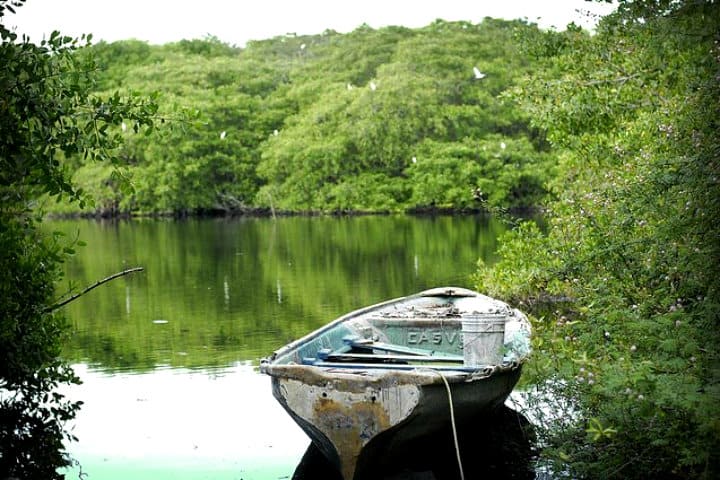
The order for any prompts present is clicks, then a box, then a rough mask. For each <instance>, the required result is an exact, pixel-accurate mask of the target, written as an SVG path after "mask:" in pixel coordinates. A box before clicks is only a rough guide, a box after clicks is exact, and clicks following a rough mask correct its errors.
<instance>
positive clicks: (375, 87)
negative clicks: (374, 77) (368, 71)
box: [370, 82, 377, 92]
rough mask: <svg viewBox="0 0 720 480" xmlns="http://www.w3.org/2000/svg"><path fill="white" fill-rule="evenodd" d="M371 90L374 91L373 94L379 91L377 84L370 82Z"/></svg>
mask: <svg viewBox="0 0 720 480" xmlns="http://www.w3.org/2000/svg"><path fill="white" fill-rule="evenodd" d="M370 90H372V91H373V92H374V91H375V90H377V85H375V82H370Z"/></svg>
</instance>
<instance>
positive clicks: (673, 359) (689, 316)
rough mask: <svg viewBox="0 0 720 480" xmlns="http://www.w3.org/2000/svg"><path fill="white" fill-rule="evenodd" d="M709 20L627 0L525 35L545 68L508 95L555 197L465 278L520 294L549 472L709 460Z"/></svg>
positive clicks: (717, 259) (719, 262)
mask: <svg viewBox="0 0 720 480" xmlns="http://www.w3.org/2000/svg"><path fill="white" fill-rule="evenodd" d="M718 32H720V5H719V4H718V3H717V2H711V1H678V2H674V1H663V0H658V1H634V2H621V3H620V7H619V10H618V12H617V13H615V14H613V15H611V16H609V17H607V18H605V19H603V21H602V23H601V26H600V28H599V30H598V33H597V35H595V36H593V37H588V36H586V35H583V34H582V33H580V32H575V31H572V30H570V31H568V32H564V33H552V32H550V33H546V34H543V35H540V36H539V37H537V38H534V39H532V42H531V44H529V45H528V47H529V48H530V49H531V50H532V51H533V52H535V54H536V55H538V57H540V58H542V59H543V61H544V67H543V68H542V69H541V70H539V71H537V72H534V73H533V75H532V76H531V77H528V79H527V80H526V81H525V82H523V83H521V84H520V85H519V86H517V87H516V88H515V89H514V90H513V91H512V93H511V94H510V96H512V97H513V98H514V99H515V100H516V101H517V102H518V103H519V105H520V106H521V107H522V108H523V109H524V110H525V111H526V112H527V113H528V114H529V115H530V116H531V117H532V118H533V124H534V125H535V126H537V127H538V128H541V129H543V130H544V131H546V132H547V136H548V139H549V141H550V142H551V143H552V145H553V147H554V148H555V149H556V151H557V152H558V154H559V158H560V162H559V175H558V177H557V179H555V180H554V181H553V182H552V183H551V189H552V191H553V192H554V193H555V197H556V200H554V201H552V202H550V204H549V205H548V207H549V217H548V222H549V225H548V228H547V231H546V232H542V231H541V230H540V229H539V228H537V227H535V226H534V225H532V224H524V225H523V226H521V227H520V228H518V229H517V230H516V231H514V232H512V233H511V234H509V235H508V236H506V237H505V239H504V243H503V247H502V248H501V253H502V256H503V260H502V261H501V262H500V263H499V264H498V265H497V266H495V267H494V268H491V269H489V268H485V267H481V268H480V271H479V274H478V283H479V284H480V287H481V288H483V289H484V290H487V291H490V292H491V293H494V294H497V295H502V296H504V297H506V298H512V299H514V300H515V301H518V302H524V303H525V304H526V305H535V308H536V310H535V311H536V314H537V315H538V316H539V318H538V320H537V322H536V326H537V333H538V335H537V343H536V348H537V349H538V350H539V351H541V352H542V353H541V354H540V355H538V357H540V358H544V357H545V356H546V355H548V356H549V360H548V361H547V363H545V364H536V365H535V367H536V368H535V369H531V370H533V371H534V373H535V374H537V381H538V382H540V383H539V384H538V387H537V389H536V390H535V393H537V392H539V391H545V392H546V393H547V394H549V395H551V397H550V398H551V399H552V400H551V401H550V402H549V404H546V405H544V406H541V407H539V408H538V409H536V410H535V412H534V413H535V414H538V415H541V416H543V420H544V422H547V424H546V426H547V427H549V430H546V431H544V432H542V433H543V440H544V442H545V446H546V447H547V449H546V450H545V454H546V458H547V459H548V460H549V461H551V462H554V463H553V465H554V467H553V470H554V471H555V472H556V473H559V474H562V472H565V473H567V474H568V476H572V477H589V478H707V479H710V478H717V477H718V475H719V474H720V456H719V453H718V452H720V421H719V420H718V411H720V384H719V383H718V382H720V368H719V365H720V363H719V362H720V358H719V356H718V353H719V352H718V336H719V335H718V334H719V332H720V330H719V327H720V290H719V289H718V277H719V275H720V241H718V230H717V226H716V223H717V218H718V217H719V216H720V139H719V137H718V133H719V127H720V125H719V124H718V121H720V82H719V81H718V79H719V78H720V68H719V67H720V63H719V61H720V48H719V44H718V41H719V37H718ZM541 305H542V308H541ZM560 398H565V399H570V402H569V403H565V402H563V401H558V399H560ZM532 399H533V397H532V396H530V402H531V403H532ZM535 401H537V397H535ZM565 407H568V408H565ZM558 465H560V466H558Z"/></svg>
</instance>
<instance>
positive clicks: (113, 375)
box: [50, 216, 524, 480]
mask: <svg viewBox="0 0 720 480" xmlns="http://www.w3.org/2000/svg"><path fill="white" fill-rule="evenodd" d="M50 228H52V229H54V230H60V231H63V232H66V233H67V234H68V236H69V237H70V238H73V237H74V236H75V235H76V234H77V233H78V232H79V235H80V238H81V239H82V240H83V241H85V242H86V243H87V246H86V247H82V248H79V249H78V253H77V255H76V256H75V257H74V258H73V259H71V261H69V262H68V263H67V265H66V277H67V278H66V280H65V282H64V283H62V284H61V285H60V287H59V291H64V289H68V288H70V289H72V288H74V289H76V290H77V289H78V288H82V287H84V286H85V285H88V284H91V283H93V282H95V281H97V280H99V279H102V278H104V277H106V276H108V275H110V274H112V273H115V272H118V271H121V270H124V269H127V268H130V267H135V266H142V267H144V269H145V270H144V271H143V272H141V273H135V274H132V275H128V276H125V277H122V278H120V279H118V280H115V281H113V282H111V283H109V284H106V285H103V286H101V287H99V288H97V289H96V290H93V291H92V292H91V293H89V294H87V295H85V296H84V297H82V298H81V299H80V300H78V301H75V302H73V303H72V304H70V305H68V306H67V307H66V309H65V313H66V314H67V317H68V320H69V322H70V324H71V326H72V332H73V333H72V336H71V337H70V338H69V339H68V341H67V344H66V348H65V355H66V357H67V358H69V359H70V361H71V362H72V363H73V364H74V365H76V369H77V373H78V374H79V375H80V377H81V378H82V379H83V380H84V384H83V385H81V386H78V387H74V388H72V389H71V390H70V392H69V394H70V395H71V396H72V397H74V398H78V399H81V400H83V401H85V406H84V408H83V409H82V411H81V412H80V414H79V416H78V418H77V420H76V423H75V425H74V429H75V432H74V433H75V434H76V435H77V436H78V437H79V439H80V440H79V442H78V443H75V444H73V445H71V448H70V450H71V453H72V454H73V455H74V457H75V458H76V459H77V460H78V461H79V462H80V465H81V467H77V468H75V469H74V470H73V471H71V472H69V474H68V478H75V476H76V475H78V474H80V473H82V474H86V475H87V476H85V477H84V478H86V479H89V480H107V479H120V478H133V479H144V478H147V479H150V478H152V479H162V478H173V479H175V480H178V479H205V478H207V479H243V480H253V479H278V478H292V477H293V474H294V472H297V475H296V477H297V478H325V477H317V476H315V477H312V475H317V473H315V474H312V475H311V474H309V473H307V472H312V471H313V470H311V468H322V464H317V462H316V463H314V464H313V463H312V460H313V456H312V452H311V451H310V452H307V454H306V449H307V448H308V445H309V441H308V439H307V437H306V436H305V435H304V434H303V433H302V431H300V430H299V428H298V427H297V426H295V424H294V423H293V422H292V420H291V419H290V418H289V417H288V416H287V415H286V414H285V412H284V411H283V410H282V409H281V408H280V407H279V405H277V403H276V402H275V401H274V399H273V398H272V396H271V393H270V386H269V379H268V378H267V377H265V376H263V375H260V374H259V373H258V372H257V368H256V367H257V364H258V362H259V360H260V358H262V357H263V356H266V355H268V354H269V353H271V352H272V351H273V350H274V349H277V348H278V347H280V346H282V345H283V344H285V343H287V342H288V341H290V340H292V339H294V338H297V337H299V336H301V335H303V334H304V333H306V332H308V331H311V330H313V329H315V328H317V327H319V326H320V325H323V324H324V323H326V322H327V321H329V320H331V319H333V318H335V317H336V316H338V315H340V314H342V313H345V312H347V311H350V310H353V309H356V308H359V307H362V306H365V305H369V304H372V303H376V302H379V301H382V300H385V299H388V298H392V297H397V296H402V295H407V294H410V293H414V292H417V291H420V290H423V289H425V288H430V287H435V286H441V285H456V286H464V287H471V288H472V281H471V279H470V275H471V274H472V273H473V272H474V270H475V265H476V262H477V260H478V258H483V259H484V260H485V261H487V262H492V260H493V253H494V251H495V248H496V239H497V236H498V235H499V234H500V233H502V231H503V230H504V227H503V225H502V224H501V223H499V222H497V221H494V220H492V219H488V218H485V217H471V216H467V217H405V216H397V217H395V216H382V217H349V218H325V217H321V218H306V217H291V218H280V219H277V220H273V219H267V218H261V219H259V218H254V219H245V218H243V219H233V220H225V219H205V220H184V221H173V220H136V221H119V222H100V223H98V222H94V221H62V222H60V221H59V222H52V223H50ZM513 418H514V419H515V420H511V421H514V422H517V417H513ZM501 430H504V429H503V428H501ZM470 438H472V437H470ZM450 440H451V438H450ZM438 442H439V443H438V448H437V449H436V450H435V451H436V452H442V451H444V450H443V449H444V448H445V447H446V446H447V445H448V443H447V439H445V440H443V439H439V440H438ZM451 443H452V442H451ZM451 443H450V444H451ZM475 444H476V443H475V440H468V441H466V442H465V445H466V449H469V450H468V451H472V448H473V445H475ZM477 445H478V448H484V449H485V450H487V445H485V446H484V447H483V444H482V443H481V442H480V443H477ZM421 447H422V448H425V446H419V447H418V448H421ZM450 453H451V454H452V455H451V458H454V449H453V450H452V451H451V452H450ZM466 456H468V458H470V457H473V458H474V457H477V455H473V454H472V453H470V454H466ZM495 457H498V455H495ZM438 458H439V457H438ZM301 460H302V462H301ZM316 460H317V459H316ZM400 460H401V459H399V463H400ZM500 463H502V462H500ZM313 465H314V467H313ZM318 465H319V466H318ZM423 468H424V467H423ZM493 468H500V467H493ZM503 468H504V467H503ZM303 469H305V470H303ZM521 470H522V469H521ZM303 472H305V473H303ZM327 478H331V477H327ZM420 478H428V477H420ZM498 478H501V477H498ZM508 478H524V477H508Z"/></svg>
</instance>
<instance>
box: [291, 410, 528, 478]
mask: <svg viewBox="0 0 720 480" xmlns="http://www.w3.org/2000/svg"><path fill="white" fill-rule="evenodd" d="M457 433H458V443H459V445H460V456H461V459H462V465H463V472H464V474H465V478H466V479H468V480H469V479H480V478H482V479H515V480H530V479H535V478H536V474H535V471H534V469H533V465H532V463H533V462H532V461H533V459H534V458H535V454H536V451H535V449H534V447H533V445H534V442H533V430H532V425H531V424H530V422H529V421H528V420H527V419H526V418H525V417H524V416H523V415H522V414H520V413H518V412H516V411H515V410H512V409H510V408H508V407H505V406H503V407H501V408H499V409H497V410H496V411H494V412H493V414H492V416H484V417H479V418H477V419H475V420H473V421H471V422H466V423H464V424H463V425H458V429H457ZM292 478H293V480H311V479H320V478H322V479H325V480H343V479H342V477H341V475H340V473H339V472H338V471H337V470H336V469H335V467H334V466H333V465H332V464H330V463H329V462H328V460H327V459H326V458H325V457H324V456H323V454H322V453H321V452H320V451H319V450H318V449H317V448H315V446H314V445H313V444H311V445H310V446H309V447H308V449H307V451H306V452H305V455H304V456H303V458H302V460H301V461H300V464H299V465H298V466H297V468H296V470H295V473H294V475H293V477H292ZM456 479H460V473H459V468H458V460H457V453H456V451H455V446H454V441H453V436H452V431H451V430H450V428H448V429H447V430H443V431H440V432H437V433H436V434H433V435H432V436H428V437H424V438H422V439H419V440H416V441H414V442H412V443H411V444H408V445H407V446H406V447H405V448H404V449H403V450H402V451H400V452H393V454H392V455H391V456H390V455H387V456H384V457H381V458H378V459H377V461H376V468H375V469H374V470H373V471H372V472H367V474H366V475H364V477H363V479H361V480H456ZM356 480H360V479H356Z"/></svg>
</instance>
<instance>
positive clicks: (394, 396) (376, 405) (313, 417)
mask: <svg viewBox="0 0 720 480" xmlns="http://www.w3.org/2000/svg"><path fill="white" fill-rule="evenodd" d="M286 369H287V370H286V371H285V372H279V371H275V372H274V375H273V380H272V385H273V395H274V396H275V398H276V399H277V400H278V402H279V403H280V404H281V405H282V406H283V407H284V408H285V410H286V411H287V412H288V413H289V414H290V416H291V417H292V418H293V419H294V420H295V422H296V423H297V424H298V425H299V426H300V427H301V428H302V429H303V430H304V431H305V433H306V434H307V435H308V436H309V437H310V438H311V439H312V441H313V443H314V444H315V445H316V446H317V447H318V449H319V450H320V451H321V452H322V453H323V454H324V455H325V456H326V457H327V458H328V459H329V460H330V461H331V463H332V464H334V465H335V466H336V467H337V468H338V470H339V471H340V472H341V473H342V475H343V478H344V479H345V480H352V479H354V478H364V477H366V476H367V474H368V472H369V471H372V470H374V469H376V468H378V466H379V465H381V464H382V461H383V459H385V458H391V457H392V452H396V451H397V452H399V451H401V450H402V449H403V446H404V445H406V444H408V443H410V442H412V441H413V440H416V439H418V438H421V437H424V436H427V435H432V434H433V433H434V432H437V431H440V430H443V429H446V428H447V427H448V426H450V423H451V415H450V408H451V407H450V405H451V401H452V409H453V413H454V421H455V422H456V423H458V424H462V423H464V422H466V421H468V420H470V419H472V418H475V417H478V416H480V415H483V414H488V413H489V412H490V411H491V410H492V409H494V408H496V407H498V406H499V405H502V404H503V403H504V401H505V399H506V398H507V397H508V395H509V394H510V392H511V391H512V390H513V388H514V386H515V384H516V383H517V381H518V379H519V377H520V371H521V367H520V366H519V365H515V366H514V368H513V367H509V368H496V369H494V370H493V371H492V372H482V373H481V374H477V373H476V374H469V373H468V374H450V373H440V372H439V371H437V370H432V369H426V370H424V371H421V372H418V371H413V372H395V371H388V372H379V373H378V372H374V373H373V374H370V375H368V372H364V371H362V372H357V373H345V372H343V373H337V372H332V373H328V372H323V371H318V369H317V368H316V367H311V366H301V365H296V366H288V367H286ZM446 381H447V384H446ZM446 385H447V386H446ZM448 387H449V388H450V392H451V395H450V396H448V392H447V388H448Z"/></svg>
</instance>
